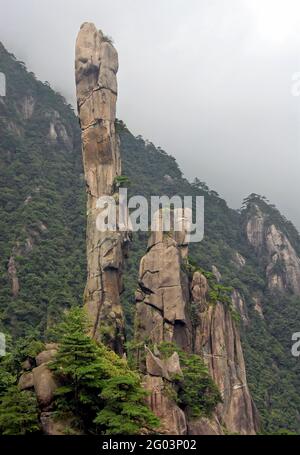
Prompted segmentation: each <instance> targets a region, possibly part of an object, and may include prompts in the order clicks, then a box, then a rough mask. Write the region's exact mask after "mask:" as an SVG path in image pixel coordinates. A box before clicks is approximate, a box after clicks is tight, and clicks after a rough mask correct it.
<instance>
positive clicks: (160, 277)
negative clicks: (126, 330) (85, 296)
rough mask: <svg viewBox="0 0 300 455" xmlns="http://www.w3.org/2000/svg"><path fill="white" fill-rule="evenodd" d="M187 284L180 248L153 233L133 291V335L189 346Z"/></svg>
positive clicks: (139, 337)
mask: <svg viewBox="0 0 300 455" xmlns="http://www.w3.org/2000/svg"><path fill="white" fill-rule="evenodd" d="M188 301H189V285H188V281H187V280H186V276H185V274H184V273H183V271H182V256H181V252H180V247H179V245H178V243H177V242H176V241H175V239H174V237H173V236H171V235H169V234H166V233H163V232H161V231H157V232H153V233H152V234H151V236H150V239H149V242H148V252H147V253H146V255H145V256H144V257H143V258H142V260H141V263H140V271H139V290H138V291H137V307H136V308H137V311H136V336H137V338H138V339H141V340H142V339H146V338H147V337H150V339H151V340H152V341H153V342H154V343H157V344H159V343H161V342H162V341H168V342H175V341H176V342H177V343H178V344H179V345H180V346H181V347H182V348H183V349H189V346H191V323H190V319H189V315H188V311H187V305H188Z"/></svg>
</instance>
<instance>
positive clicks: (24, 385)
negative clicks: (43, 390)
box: [18, 372, 33, 390]
mask: <svg viewBox="0 0 300 455" xmlns="http://www.w3.org/2000/svg"><path fill="white" fill-rule="evenodd" d="M18 387H19V388H20V389H21V390H28V389H31V388H33V374H32V373H31V372H29V373H23V374H22V375H21V376H20V379H19V383H18Z"/></svg>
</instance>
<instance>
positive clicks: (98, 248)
mask: <svg viewBox="0 0 300 455" xmlns="http://www.w3.org/2000/svg"><path fill="white" fill-rule="evenodd" d="M117 71H118V54H117V51H116V50H115V48H114V47H113V45H112V44H111V43H110V42H109V41H108V40H107V39H106V38H105V37H104V36H103V33H102V32H101V31H98V30H97V29H96V27H95V26H94V24H90V23H84V24H83V25H82V26H81V29H80V32H79V34H78V37H77V41H76V61H75V73H76V88H77V101H78V113H79V119H80V124H81V129H82V149H83V165H84V173H85V180H86V188H87V268H88V270H87V284H86V288H85V293H84V301H85V308H86V310H87V313H88V315H89V318H90V321H91V326H92V329H91V336H92V337H94V338H96V339H98V340H102V341H104V342H105V343H106V344H107V345H109V346H110V347H111V348H112V349H114V350H115V351H116V352H118V353H120V354H122V353H123V343H124V339H125V335H124V318H123V312H122V307H121V304H120V293H121V292H122V289H123V284H122V268H123V258H124V244H125V243H126V241H127V235H126V233H125V232H121V231H120V230H118V221H119V220H118V219H116V226H115V227H116V229H115V230H113V229H111V230H107V231H104V230H103V229H102V230H101V229H99V225H97V219H98V218H99V217H100V216H101V214H102V212H103V207H101V206H99V205H98V204H97V201H98V200H99V198H101V197H107V198H109V197H113V199H110V201H112V200H113V201H115V200H116V199H117V198H116V195H115V194H114V191H115V179H116V177H118V176H120V175H121V159H120V152H119V138H118V136H117V134H116V132H115V117H116V101H117V78H116V74H117Z"/></svg>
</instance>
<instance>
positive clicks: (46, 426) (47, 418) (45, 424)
mask: <svg viewBox="0 0 300 455" xmlns="http://www.w3.org/2000/svg"><path fill="white" fill-rule="evenodd" d="M73 420H74V419H72V418H68V419H64V420H58V419H57V418H54V415H53V413H52V412H42V413H41V416H40V421H41V425H42V429H43V433H44V434H45V435H50V436H62V435H68V434H72V435H75V434H76V435H79V434H83V433H81V432H79V431H78V430H76V431H75V430H74V426H73V425H72V423H73Z"/></svg>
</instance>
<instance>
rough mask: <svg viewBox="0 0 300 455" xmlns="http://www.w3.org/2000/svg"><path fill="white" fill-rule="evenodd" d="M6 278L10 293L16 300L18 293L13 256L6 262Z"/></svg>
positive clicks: (18, 287) (18, 286)
mask: <svg viewBox="0 0 300 455" xmlns="http://www.w3.org/2000/svg"><path fill="white" fill-rule="evenodd" d="M7 272H8V276H9V279H10V281H11V292H12V295H13V297H14V298H17V297H18V295H19V292H20V284H19V278H18V274H17V267H16V262H15V258H14V256H11V257H10V258H9V261H8V269H7Z"/></svg>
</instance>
